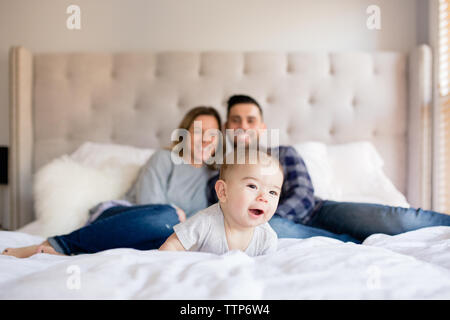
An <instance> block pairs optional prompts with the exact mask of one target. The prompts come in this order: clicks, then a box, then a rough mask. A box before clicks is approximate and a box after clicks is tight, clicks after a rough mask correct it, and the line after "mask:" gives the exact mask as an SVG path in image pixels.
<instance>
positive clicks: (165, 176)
mask: <svg viewBox="0 0 450 320" xmlns="http://www.w3.org/2000/svg"><path fill="white" fill-rule="evenodd" d="M172 170H173V164H172V161H171V159H170V151H168V150H158V151H156V152H155V153H154V154H153V155H152V156H151V157H150V159H149V160H148V161H147V163H146V164H145V165H144V166H143V167H142V168H141V171H140V172H139V176H138V178H137V179H136V181H135V183H134V185H133V186H132V187H131V189H130V190H129V191H128V192H127V195H126V197H125V198H126V200H129V201H130V202H133V203H136V204H156V203H163V204H168V200H167V182H168V180H169V178H170V176H171V174H172Z"/></svg>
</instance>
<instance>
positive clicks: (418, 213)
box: [48, 201, 450, 255]
mask: <svg viewBox="0 0 450 320" xmlns="http://www.w3.org/2000/svg"><path fill="white" fill-rule="evenodd" d="M177 223H179V220H178V215H177V214H176V211H175V209H174V208H173V207H172V206H169V205H159V204H156V205H155V204H153V205H140V206H132V207H123V206H117V207H112V208H110V209H108V210H106V211H105V212H103V213H102V214H101V215H100V216H99V217H98V218H97V220H95V221H94V222H92V223H91V224H90V225H87V226H85V227H83V228H80V229H78V230H75V231H73V232H71V233H69V234H67V235H61V236H56V237H51V238H49V239H48V241H49V242H50V244H51V245H52V246H53V247H54V248H55V250H56V251H58V252H60V253H63V254H66V255H73V254H79V253H95V252H99V251H103V250H108V249H114V248H133V249H138V250H151V249H158V248H159V247H160V246H161V245H162V244H163V243H164V241H165V240H166V239H167V238H168V237H169V236H170V235H171V234H172V233H173V226H174V225H176V224H177ZM269 223H270V225H271V227H272V228H273V229H274V230H275V232H276V233H277V235H278V237H279V238H297V239H305V238H310V237H315V236H322V237H329V238H334V239H338V240H341V241H351V242H354V243H361V242H362V241H364V239H365V238H367V237H368V236H370V235H371V234H374V233H385V234H390V235H394V234H399V233H403V232H406V231H411V230H416V229H419V228H423V227H429V226H439V225H443V226H450V216H449V215H445V214H441V213H438V212H434V211H425V210H422V209H413V208H409V209H406V208H399V207H390V206H383V205H378V204H369V203H353V202H335V201H324V202H323V204H322V206H321V208H320V209H318V210H317V211H316V212H315V213H314V215H313V216H312V218H311V220H310V222H309V223H308V225H303V224H298V223H295V222H292V221H290V220H288V219H284V218H281V217H279V216H274V217H273V218H272V219H271V220H270V222H269Z"/></svg>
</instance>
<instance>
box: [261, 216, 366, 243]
mask: <svg viewBox="0 0 450 320" xmlns="http://www.w3.org/2000/svg"><path fill="white" fill-rule="evenodd" d="M269 224H270V226H271V227H272V229H273V230H275V232H276V233H277V235H278V238H296V239H306V238H311V237H328V238H333V239H337V240H341V241H344V242H347V241H350V242H354V243H358V244H359V243H361V242H360V241H358V240H357V239H354V238H353V237H351V236H349V235H347V234H336V233H332V232H329V231H326V230H323V229H318V228H313V227H310V226H306V225H303V224H299V223H295V222H294V221H292V220H289V219H286V218H282V217H280V216H276V215H275V216H273V217H272V219H270V221H269Z"/></svg>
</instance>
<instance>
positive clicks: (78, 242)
mask: <svg viewBox="0 0 450 320" xmlns="http://www.w3.org/2000/svg"><path fill="white" fill-rule="evenodd" d="M177 223H179V220H178V215H177V213H176V211H175V209H174V208H173V207H172V206H170V205H162V204H151V205H139V206H132V207H127V206H116V207H112V208H109V209H108V210H105V211H104V212H103V213H102V214H101V215H100V216H99V217H98V218H97V219H96V220H95V221H94V222H92V223H91V224H89V225H87V226H85V227H82V228H80V229H77V230H75V231H73V232H72V233H69V234H66V235H60V236H55V237H51V238H49V239H48V241H49V243H50V244H51V245H52V246H53V247H54V248H55V250H56V251H58V252H60V253H63V254H66V255H75V254H80V253H95V252H99V251H103V250H108V249H114V248H133V249H138V250H151V249H158V248H159V247H160V246H161V245H162V244H163V243H164V241H165V240H166V239H167V238H168V237H169V236H170V235H171V234H172V233H173V226H174V225H176V224H177Z"/></svg>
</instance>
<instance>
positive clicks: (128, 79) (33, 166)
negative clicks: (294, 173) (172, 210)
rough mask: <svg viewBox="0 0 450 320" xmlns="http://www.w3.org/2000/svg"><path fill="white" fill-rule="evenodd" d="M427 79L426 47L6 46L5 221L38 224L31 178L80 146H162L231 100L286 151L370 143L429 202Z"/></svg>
mask: <svg viewBox="0 0 450 320" xmlns="http://www.w3.org/2000/svg"><path fill="white" fill-rule="evenodd" d="M430 79H431V54H430V49H429V48H428V47H426V46H421V47H419V48H417V49H416V50H414V52H412V53H411V55H405V54H402V53H396V52H372V53H367V52H344V53H306V52H287V53H286V52H285V53H280V52H160V53H150V52H135V53H114V54H111V53H40V54H32V53H31V52H30V51H28V50H27V49H25V48H23V47H13V48H12V49H11V51H10V96H11V99H10V101H11V112H10V115H11V152H10V154H11V159H10V160H11V161H10V162H11V164H12V166H11V168H10V181H11V185H10V187H11V199H10V200H11V203H10V208H11V215H12V216H11V220H12V221H13V224H14V225H15V226H16V227H19V226H22V225H23V224H25V223H27V222H30V221H31V220H32V219H33V214H32V206H33V205H32V204H33V203H32V192H31V190H32V175H33V173H34V172H36V170H37V169H38V168H39V167H41V166H42V165H44V164H45V163H47V162H48V161H50V160H51V159H53V158H55V157H58V156H60V155H62V154H67V153H71V152H72V151H74V150H75V149H76V148H77V147H78V146H80V144H81V143H83V142H85V141H87V140H89V141H96V142H109V143H119V144H128V145H134V146H139V147H152V148H155V147H160V146H166V145H167V144H168V142H169V141H170V133H171V131H172V130H173V129H174V128H175V127H176V126H177V125H178V123H179V121H180V120H181V118H182V116H183V115H184V114H185V112H186V111H187V110H188V109H190V108H191V107H194V106H196V105H211V106H214V107H216V108H217V109H218V110H219V111H220V112H221V115H222V116H225V102H226V100H227V98H228V97H229V96H230V95H232V94H236V93H245V94H249V95H251V96H253V97H255V98H256V99H257V100H258V101H259V102H260V103H261V105H262V108H263V111H264V118H265V122H266V123H267V125H268V127H269V128H279V129H280V140H281V141H280V142H281V143H282V144H295V143H299V142H303V141H321V142H325V143H328V144H336V143H345V142H351V141H358V140H366V141H371V142H373V144H374V145H375V146H376V148H377V149H378V151H379V152H380V154H381V155H382V156H383V158H384V161H385V171H386V173H387V175H388V176H389V177H390V178H391V179H392V181H393V182H394V184H395V186H396V187H397V188H398V189H399V190H400V191H401V192H403V193H404V194H405V195H407V198H408V201H409V202H410V203H411V204H412V205H415V206H421V205H423V204H425V205H426V203H427V201H428V197H429V194H427V192H429V191H427V190H425V189H424V188H426V186H425V184H424V181H425V180H426V179H427V178H426V176H427V170H428V169H426V163H424V159H425V158H426V157H424V156H423V154H424V153H423V152H422V151H423V150H424V146H423V142H424V141H425V140H424V131H423V130H422V129H421V128H422V124H421V123H422V121H423V114H424V111H426V110H428V109H427V108H428V107H429V105H430V102H429V100H430V99H431V94H430V86H431V83H430ZM408 128H414V130H408ZM425 134H426V133H425ZM424 168H425V169H424ZM424 190H425V191H424Z"/></svg>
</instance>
